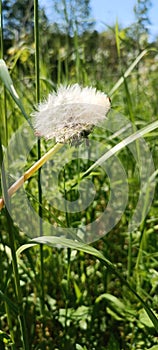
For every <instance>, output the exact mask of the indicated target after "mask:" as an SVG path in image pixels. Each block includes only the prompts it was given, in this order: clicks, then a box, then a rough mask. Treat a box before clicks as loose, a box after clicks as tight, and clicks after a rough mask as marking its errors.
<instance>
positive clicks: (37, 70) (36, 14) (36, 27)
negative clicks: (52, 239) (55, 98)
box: [34, 0, 45, 331]
mask: <svg viewBox="0 0 158 350" xmlns="http://www.w3.org/2000/svg"><path fill="white" fill-rule="evenodd" d="M38 8H39V7H38V0H34V36H35V73H36V74H35V76H36V103H39V101H40V64H39V61H40V59H39V11H38ZM37 149H38V160H39V159H40V158H41V141H40V139H38V141H37ZM38 199H39V210H38V214H39V230H40V236H43V225H42V186H41V168H40V169H39V170H38ZM40 262H41V271H40V273H41V276H40V280H41V313H42V318H43V316H44V310H45V305H44V300H45V296H44V257H43V245H40ZM43 324H44V322H43ZM43 331H44V327H43Z"/></svg>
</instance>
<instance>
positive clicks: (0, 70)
mask: <svg viewBox="0 0 158 350" xmlns="http://www.w3.org/2000/svg"><path fill="white" fill-rule="evenodd" d="M0 78H1V80H2V82H3V84H4V86H5V87H6V89H7V90H8V92H9V93H10V95H11V96H12V98H13V100H14V101H15V103H16V104H17V105H18V107H19V108H20V110H21V112H22V114H23V116H24V118H25V119H26V120H27V122H28V123H29V124H30V126H31V127H32V124H31V120H30V118H29V117H28V115H27V113H26V111H25V108H24V106H23V104H22V102H21V100H20V97H19V96H18V93H17V91H16V90H15V87H14V84H13V81H12V79H11V77H10V74H9V72H8V68H7V66H6V63H5V61H4V60H3V59H1V60H0Z"/></svg>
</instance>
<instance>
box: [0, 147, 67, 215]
mask: <svg viewBox="0 0 158 350" xmlns="http://www.w3.org/2000/svg"><path fill="white" fill-rule="evenodd" d="M62 146H63V144H62V143H57V144H56V145H55V146H54V147H53V148H51V149H50V150H49V151H48V152H47V153H45V154H44V155H43V156H42V157H41V158H40V159H39V160H38V161H37V162H36V163H35V164H33V165H32V167H31V168H29V169H28V170H27V171H26V172H25V173H24V174H23V175H22V176H21V177H20V178H19V179H18V180H17V181H15V182H14V184H13V185H12V186H11V187H10V188H9V189H8V196H9V197H11V196H12V195H13V194H14V193H15V192H16V191H17V190H18V189H19V188H20V187H21V186H22V185H23V184H24V182H25V181H27V180H28V179H29V178H30V177H31V176H32V175H33V174H34V173H35V172H36V171H37V170H38V169H40V168H41V167H42V165H43V164H45V163H46V161H47V160H48V159H50V157H51V156H53V155H54V154H55V153H56V152H58V150H60V148H62ZM4 203H5V201H4V198H0V210H1V209H2V208H3V207H4Z"/></svg>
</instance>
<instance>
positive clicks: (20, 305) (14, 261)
mask: <svg viewBox="0 0 158 350" xmlns="http://www.w3.org/2000/svg"><path fill="white" fill-rule="evenodd" d="M2 159H3V151H2V144H1V142H0V163H1V165H2ZM2 184H3V190H4V198H5V203H6V207H7V209H5V211H6V218H7V225H8V234H9V242H10V249H11V254H12V264H13V275H14V283H15V291H16V298H17V304H18V310H19V324H20V329H21V336H22V343H23V350H29V342H28V336H27V328H26V322H25V317H24V310H23V298H22V293H21V287H20V277H19V273H18V264H17V256H16V247H15V240H14V229H13V222H12V219H11V216H10V214H9V213H10V203H9V196H8V192H7V184H6V177H5V169H4V166H3V167H2Z"/></svg>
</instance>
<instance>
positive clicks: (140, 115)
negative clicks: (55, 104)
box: [0, 1, 158, 350]
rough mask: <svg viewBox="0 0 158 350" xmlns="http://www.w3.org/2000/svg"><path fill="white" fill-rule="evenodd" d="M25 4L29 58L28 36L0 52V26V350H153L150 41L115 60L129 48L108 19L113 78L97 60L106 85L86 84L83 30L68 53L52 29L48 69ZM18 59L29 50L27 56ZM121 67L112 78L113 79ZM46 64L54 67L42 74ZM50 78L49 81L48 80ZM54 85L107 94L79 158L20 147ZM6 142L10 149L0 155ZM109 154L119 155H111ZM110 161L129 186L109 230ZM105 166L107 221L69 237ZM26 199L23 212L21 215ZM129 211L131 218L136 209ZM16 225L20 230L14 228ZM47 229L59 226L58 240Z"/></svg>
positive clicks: (69, 151) (99, 189)
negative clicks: (73, 207)
mask: <svg viewBox="0 0 158 350" xmlns="http://www.w3.org/2000/svg"><path fill="white" fill-rule="evenodd" d="M34 8H35V13H34V40H35V46H34V47H35V54H32V53H31V52H32V51H31V50H32V47H33V43H32V41H31V40H32V39H31V38H29V39H27V38H26V42H27V40H28V42H27V47H26V46H24V47H23V50H21V51H19V52H18V55H19V56H18V57H19V58H18V59H17V53H16V51H14V50H13V51H12V52H13V53H12V56H9V54H8V53H7V52H5V55H4V48H3V41H4V40H3V30H1V59H2V60H1V62H0V78H1V82H2V84H0V92H1V93H0V112H1V120H0V123H1V126H2V128H1V138H0V163H1V165H2V163H3V159H4V164H5V168H4V167H1V193H2V194H3V196H4V197H5V198H4V199H5V203H6V208H3V209H2V210H1V212H0V266H1V278H0V330H1V331H0V348H1V349H2V350H3V349H6V350H8V349H23V350H24V349H46V350H48V349H50V350H51V349H52V350H57V349H59V350H62V349H68V350H71V349H72V350H89V349H95V350H98V349H101V350H105V349H106V350H115V349H116V350H128V349H129V350H131V349H132V350H139V349H148V350H149V349H154V350H156V346H157V332H158V318H157V315H158V308H157V302H158V296H157V292H158V273H157V268H158V263H157V257H158V253H157V251H158V241H157V230H158V219H157V207H158V198H157V173H158V170H157V164H158V157H157V154H158V152H157V148H158V142H157V140H158V131H157V128H158V122H157V113H158V108H157V100H156V94H157V74H158V73H157V71H156V70H154V66H155V65H156V60H155V55H156V43H155V45H153V46H152V47H151V45H150V47H149V48H144V49H143V50H142V52H141V53H139V54H137V55H134V53H133V56H132V59H131V61H130V62H129V63H128V65H127V64H126V65H124V57H125V56H126V57H128V50H130V44H128V45H129V46H128V47H126V46H125V44H124V42H122V41H121V39H120V33H119V27H118V23H116V28H115V33H114V34H113V37H114V40H115V46H116V53H117V57H118V58H116V63H115V64H116V68H117V70H116V76H115V74H114V75H113V68H112V67H111V68H107V67H106V69H109V70H110V72H108V71H107V74H108V75H109V76H110V74H111V80H110V79H109V81H108V80H106V81H105V79H104V73H102V74H103V76H102V79H100V80H99V81H97V75H99V76H101V71H99V69H100V68H99V66H98V65H99V64H98V62H97V61H96V62H92V58H91V60H90V59H89V53H87V51H86V45H88V43H89V44H90V42H89V41H88V40H89V39H87V36H86V35H85V37H84V38H83V39H82V38H80V36H79V35H78V34H77V33H76V32H75V35H74V37H73V38H68V39H70V40H69V41H70V42H69V45H70V47H69V50H68V51H69V52H67V51H66V50H67V46H66V45H65V47H64V48H63V46H62V44H61V43H60V45H59V42H60V40H61V41H62V37H60V35H59V36H58V37H57V36H55V34H54V50H56V47H58V49H59V50H58V52H56V51H54V52H56V66H55V61H53V64H52V66H51V64H48V63H49V62H50V57H51V54H52V52H51V51H49V50H47V51H45V55H42V54H41V52H42V50H43V47H42V42H43V38H42V32H41V30H42V29H41V28H40V27H39V18H38V1H35V2H34ZM2 29H3V28H2ZM43 31H44V29H43ZM106 35H108V34H106ZM57 39H58V40H57ZM84 40H85V41H84ZM56 43H57V44H56ZM98 45H99V42H98ZM13 48H14V46H13ZM81 48H82V50H81ZM61 50H62V53H63V52H64V54H62V55H60V53H61ZM110 50H111V48H109V52H111V55H112V54H113V53H112V51H110ZM57 53H58V54H57ZM25 55H29V60H27V64H26V61H25ZM4 56H5V57H4ZM74 57H75V59H74ZM3 58H5V60H4V61H3ZM96 60H97V58H96ZM94 63H95V64H94ZM104 63H105V62H104V59H103V58H102V61H101V62H100V66H101V67H103V66H104ZM151 64H152V67H153V68H152V70H151ZM105 66H106V65H105ZM136 68H138V69H137V70H136ZM120 71H121V72H122V75H121V76H119V77H118V75H119V74H120ZM52 72H55V73H56V74H55V75H53V74H52V76H51V74H50V73H52ZM138 73H139V74H138ZM138 75H139V77H138ZM53 76H56V79H54V80H53ZM61 82H66V83H74V82H79V83H81V84H83V85H93V86H96V87H100V88H101V89H102V90H103V91H105V92H107V93H108V94H109V96H110V97H111V99H112V109H113V110H112V112H110V113H109V115H108V120H105V124H104V125H103V126H102V127H101V126H100V127H96V128H95V129H94V130H93V132H92V133H91V135H90V136H89V142H90V144H91V145H94V146H93V147H92V146H91V148H90V149H89V152H90V154H88V146H85V145H84V144H83V145H82V144H81V145H78V146H77V147H76V146H73V145H69V144H68V145H55V144H54V141H53V140H52V141H45V140H43V139H41V140H40V141H39V140H38V141H37V142H34V143H33V144H31V140H29V142H30V143H29V142H28V145H30V144H31V147H29V146H28V149H29V151H28V152H27V153H26V154H25V152H23V147H24V145H25V141H26V140H27V137H28V138H29V135H30V139H31V137H32V131H31V130H32V124H31V119H30V117H29V115H30V112H31V111H32V110H33V108H34V106H35V104H36V103H38V102H39V100H40V99H43V98H44V97H46V96H47V94H48V92H49V91H50V90H52V89H55V88H56V86H57V83H61ZM13 86H14V88H13ZM121 116H122V119H121ZM24 121H25V122H26V123H27V127H26V126H25V127H24V130H23V132H24V135H25V136H24V138H21V140H20V139H18V142H21V144H20V143H19V147H18V148H17V147H16V146H17V145H16V142H17V141H16V140H17V139H16V138H15V140H14V138H13V139H12V144H11V143H10V139H11V137H12V136H14V135H15V133H16V132H17V130H18V128H19V127H20V126H21V125H23V123H24ZM28 130H30V131H28ZM25 137H26V140H25ZM142 138H144V139H143V140H144V141H142ZM23 142H24V143H23ZM96 142H98V143H99V145H101V146H100V147H101V149H100V150H101V154H100V153H98V155H97V157H96V147H95V145H96ZM7 145H10V152H9V154H8V155H7V154H6V148H7ZM14 149H15V152H14ZM17 149H18V152H17ZM20 150H21V153H20ZM83 155H84V156H85V158H83V157H82V156H83ZM151 155H152V158H151ZM14 156H15V159H14ZM42 156H43V157H44V162H43V166H42V168H41V170H38V171H37V169H36V171H33V172H32V173H31V174H30V175H31V176H29V177H27V179H26V176H25V180H26V182H25V184H24V185H23V187H24V190H23V189H22V188H21V189H20V188H19V189H18V190H16V193H15V194H14V195H13V197H12V198H11V199H10V198H9V196H8V193H7V189H8V187H9V186H10V185H12V184H13V183H14V182H15V180H17V179H18V178H20V177H21V176H23V174H26V173H28V169H30V168H31V166H32V165H33V164H36V162H37V161H38V159H39V158H41V157H42ZM114 156H115V157H117V160H119V161H118V162H116V163H115V162H114V159H115V158H114ZM25 158H26V159H25ZM65 159H67V162H66V163H65V165H64V167H63V163H64V161H65ZM152 159H153V162H152ZM119 162H120V163H121V164H122V167H123V169H124V176H125V175H126V177H127V184H126V183H125V184H124V187H123V189H125V190H127V191H128V198H127V199H128V201H127V205H125V208H124V210H123V213H122V215H121V217H120V219H119V220H118V222H117V223H116V224H115V225H113V226H112V227H111V226H110V225H111V222H112V220H113V216H114V210H115V206H116V204H119V203H120V202H121V199H120V202H119V200H118V198H119V192H118V189H121V188H122V185H123V184H122V178H121V179H119V181H118V180H117V181H116V179H118V176H123V175H119V169H118V166H119V164H120V163H119ZM104 164H109V168H108V169H109V174H108V175H109V176H110V170H111V169H112V170H111V171H112V174H113V176H114V180H113V184H112V186H113V187H112V189H113V197H112V205H113V206H111V207H110V208H109V216H108V218H109V222H106V223H105V225H106V226H107V227H108V225H109V227H111V229H110V230H108V233H107V234H106V235H105V236H104V235H103V232H104V230H105V227H103V228H100V232H99V234H100V239H98V240H96V241H95V239H93V234H95V231H94V232H92V231H90V230H89V232H88V233H86V232H84V230H83V231H82V230H80V235H78V232H77V228H78V227H81V226H84V225H85V224H86V225H88V224H90V223H91V222H93V221H94V220H96V219H97V218H98V217H100V215H101V213H102V212H103V211H104V210H105V209H106V206H107V203H108V201H109V199H110V193H111V187H110V186H111V183H110V179H109V178H108V176H107V174H106V171H105V169H104V168H103V165H104ZM50 174H51V177H50ZM58 174H59V178H58V186H57V185H56V183H55V179H56V176H57V175H58ZM121 174H123V173H121ZM86 181H92V182H93V185H94V186H95V189H96V194H95V198H94V200H93V202H92V203H91V204H90V205H89V206H88V208H86V209H83V210H81V211H80V212H74V213H73V212H72V213H70V212H68V211H64V210H63V207H62V209H61V208H60V203H61V199H60V198H63V200H64V199H66V200H67V201H69V202H70V203H72V202H73V201H76V200H78V198H79V193H80V191H82V188H84V190H83V192H82V195H83V202H84V201H85V200H86V199H87V197H88V194H89V193H90V189H89V188H90V187H89V185H87V183H88V182H86ZM84 184H86V186H85V187H82V186H83V185H84ZM2 188H3V191H2ZM116 194H117V195H116ZM115 195H116V197H115ZM59 196H60V197H59ZM121 196H123V192H122V193H121ZM52 198H53V199H52ZM123 198H126V196H125V197H123ZM27 200H29V203H30V204H31V206H32V208H33V210H34V211H32V212H27V210H26V208H27V207H26V203H27ZM10 202H11V207H12V212H11V211H10ZM65 203H66V202H65ZM58 204H59V206H58ZM66 205H68V204H65V208H66ZM147 209H149V210H147ZM138 212H139V213H140V214H141V215H139V216H137V213H138ZM10 213H11V216H10ZM39 216H40V217H42V219H43V221H42V220H39ZM132 220H133V221H132ZM18 223H20V224H22V226H20V227H18ZM56 227H61V231H59V232H58V236H57V234H56V232H57V231H56ZM75 230H76V231H75ZM63 232H65V234H64V235H63ZM86 234H87V236H86ZM94 237H96V235H95V236H94ZM85 242H86V243H85ZM39 244H40V249H39V246H38V245H39Z"/></svg>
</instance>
